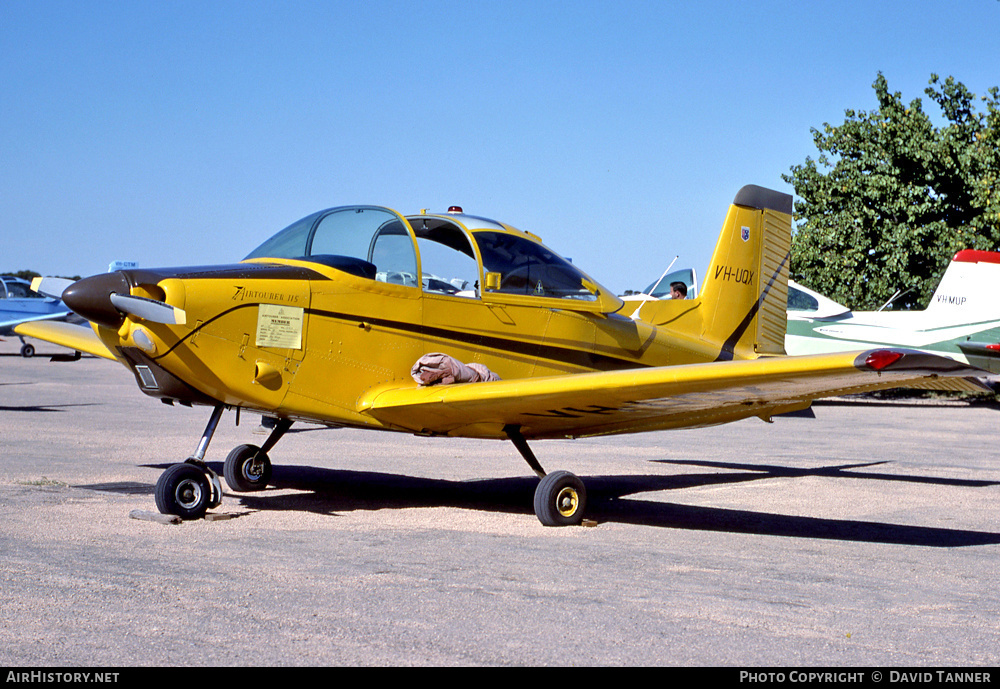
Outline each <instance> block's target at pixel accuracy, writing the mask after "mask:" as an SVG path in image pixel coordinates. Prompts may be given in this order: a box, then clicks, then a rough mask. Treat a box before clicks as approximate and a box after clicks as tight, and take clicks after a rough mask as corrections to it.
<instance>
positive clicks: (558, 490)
mask: <svg viewBox="0 0 1000 689" xmlns="http://www.w3.org/2000/svg"><path fill="white" fill-rule="evenodd" d="M586 508H587V489H586V488H585V487H584V485H583V481H581V480H580V479H579V478H578V477H577V476H575V475H573V474H571V473H570V472H568V471H554V472H552V473H551V474H547V475H546V476H545V478H543V479H542V480H541V481H539V482H538V487H537V488H535V516H536V517H538V521H540V522H541V523H542V524H544V525H545V526H574V525H576V524H579V523H580V522H582V521H583V511H584V510H585V509H586Z"/></svg>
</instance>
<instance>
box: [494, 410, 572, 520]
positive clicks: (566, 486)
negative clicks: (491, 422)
mask: <svg viewBox="0 0 1000 689" xmlns="http://www.w3.org/2000/svg"><path fill="white" fill-rule="evenodd" d="M503 430H504V433H506V434H507V437H508V438H510V441H511V442H512V443H514V447H516V448H517V451H518V452H520V453H521V456H522V457H524V461H526V462H527V463H528V466H529V467H531V470H532V471H534V472H535V474H536V475H537V476H538V477H539V478H540V479H541V481H539V482H538V487H537V488H535V500H534V507H535V516H536V517H538V521H540V522H541V523H542V524H544V525H545V526H575V525H577V524H579V523H581V522H582V521H583V512H584V510H585V509H586V507H587V489H586V488H585V487H584V485H583V481H581V480H580V479H579V477H577V476H575V475H573V474H571V473H570V472H568V471H554V472H552V473H551V474H547V473H545V469H543V468H542V465H541V464H539V463H538V459H537V458H536V457H535V453H534V452H532V451H531V448H530V447H528V441H527V440H525V439H524V436H523V435H521V428H520V427H519V426H506V427H505V428H504V429H503Z"/></svg>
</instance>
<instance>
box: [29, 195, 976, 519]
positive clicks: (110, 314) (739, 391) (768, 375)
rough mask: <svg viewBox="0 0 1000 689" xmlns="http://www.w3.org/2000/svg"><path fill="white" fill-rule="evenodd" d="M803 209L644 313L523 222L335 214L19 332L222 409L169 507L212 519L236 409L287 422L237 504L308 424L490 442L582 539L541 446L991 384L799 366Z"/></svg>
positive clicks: (376, 210)
mask: <svg viewBox="0 0 1000 689" xmlns="http://www.w3.org/2000/svg"><path fill="white" fill-rule="evenodd" d="M791 213H792V199H791V197H790V196H789V195H787V194H782V193H779V192H775V191H772V190H768V189H764V188H762V187H757V186H752V185H751V186H747V187H744V188H743V189H741V190H740V191H739V193H738V194H737V195H736V197H735V200H734V201H733V204H732V205H731V206H730V209H729V212H728V214H727V216H726V219H725V222H724V224H723V227H722V232H721V235H720V237H719V240H718V244H717V246H716V249H715V253H714V255H713V258H712V263H711V265H710V266H709V268H708V271H707V272H706V273H705V276H706V278H707V279H706V280H705V282H704V285H703V286H702V290H701V292H700V294H699V295H698V297H697V298H696V299H686V300H676V301H670V300H661V301H650V302H647V303H644V304H642V305H641V307H640V308H639V309H638V310H635V308H634V304H633V305H632V306H630V307H628V309H625V308H624V303H623V302H622V300H620V299H619V298H618V297H616V296H615V295H614V294H612V293H611V292H610V291H608V290H607V289H606V288H604V287H602V286H601V285H600V284H598V283H597V282H596V281H595V280H593V279H592V278H590V277H589V276H588V275H586V274H585V273H583V272H581V271H580V270H579V269H577V268H576V267H575V266H574V265H573V264H572V263H571V262H569V261H567V260H566V259H564V258H562V257H560V256H559V255H558V254H556V253H555V252H554V251H552V250H551V249H549V248H547V247H546V246H545V245H543V244H542V242H541V241H540V239H539V238H538V237H536V236H535V235H533V234H531V233H528V232H523V231H520V230H517V229H515V228H513V227H511V226H509V225H506V224H503V223H499V222H496V221H493V220H488V219H485V218H480V217H476V216H473V215H467V214H465V213H463V212H462V210H461V209H460V208H457V207H453V208H451V209H450V210H449V211H448V212H447V213H442V214H432V213H428V212H426V211H424V212H421V213H419V214H417V215H410V216H405V217H404V216H402V215H400V214H399V213H397V212H395V211H393V210H390V209H387V208H381V207H375V206H351V207H339V208H333V209H329V210H324V211H321V212H318V213H315V214H313V215H310V216H308V217H306V218H303V219H302V220H300V221H298V222H296V223H294V224H292V225H290V226H289V227H287V228H286V229H284V230H282V231H281V232H279V233H278V234H276V235H274V236H273V237H271V238H270V239H268V240H267V241H266V242H264V243H263V244H262V245H261V246H259V247H258V248H257V249H255V250H254V251H253V252H252V253H250V255H249V256H247V258H246V259H244V260H243V261H242V262H241V263H238V264H235V265H225V266H211V267H194V268H180V269H128V270H120V271H116V272H113V273H105V274H100V275H95V276H93V277H88V278H85V279H83V280H80V281H77V282H73V283H69V282H67V281H59V280H57V279H55V278H38V279H36V282H35V285H34V288H35V289H36V291H39V292H41V293H43V294H50V295H55V296H59V297H61V298H62V299H63V301H64V303H65V304H66V305H67V306H69V308H71V309H72V310H73V311H75V312H76V313H77V314H79V315H81V316H83V317H84V318H86V319H88V320H89V321H90V322H91V324H92V326H93V327H92V329H82V328H79V327H77V328H74V327H73V326H71V325H68V324H64V323H46V322H39V323H29V324H24V325H22V326H19V327H18V331H19V332H21V333H22V334H25V335H30V336H32V337H38V338H41V339H45V340H49V341H52V342H56V343H58V344H64V345H66V346H69V347H73V348H75V349H80V350H83V351H86V352H90V353H92V354H96V355H99V356H104V357H106V358H109V359H114V360H117V361H119V362H120V363H122V364H124V365H125V366H127V367H128V368H129V369H131V371H132V372H133V373H134V374H135V378H136V382H137V384H138V386H139V388H140V389H141V390H142V391H143V392H144V393H146V394H147V395H151V396H153V397H158V398H160V399H162V400H163V401H164V402H168V403H170V404H173V403H175V402H176V403H180V404H184V405H192V404H196V405H207V406H209V407H212V408H213V412H212V414H211V417H210V420H209V423H208V425H207V427H206V429H205V431H204V433H203V435H202V437H201V440H200V442H199V443H198V446H197V449H196V451H195V453H194V454H193V455H192V456H191V457H190V458H188V459H187V460H186V461H185V462H182V463H179V464H175V465H173V466H171V467H170V468H168V469H167V470H166V471H164V472H163V474H162V475H161V477H160V479H159V480H158V481H157V485H156V490H155V497H156V504H157V507H158V508H159V509H160V511H161V512H164V513H167V514H176V515H179V516H181V517H183V518H199V517H201V516H203V515H204V514H205V512H206V510H207V509H210V508H213V507H215V506H218V505H219V504H220V503H221V501H222V487H221V482H220V480H219V477H218V476H217V475H216V473H215V472H214V471H212V469H210V468H209V467H208V465H207V464H206V463H205V461H204V460H205V453H206V450H207V448H208V445H209V442H210V441H211V439H212V435H213V433H214V432H215V429H216V426H217V424H218V423H219V419H220V417H221V415H222V413H223V410H224V409H226V408H230V409H232V408H235V409H236V410H237V413H239V411H240V410H251V411H254V412H259V413H261V414H262V415H264V416H265V417H270V418H272V419H274V420H275V423H274V428H273V431H272V432H271V435H270V436H269V437H268V438H267V440H266V441H265V442H264V443H263V445H262V446H261V447H256V446H254V445H240V446H238V447H237V448H235V449H234V450H233V451H232V452H231V453H230V454H229V456H228V457H227V458H226V461H225V463H224V471H223V474H224V477H225V479H226V483H227V484H228V485H229V487H230V488H231V489H232V490H234V491H252V490H260V489H263V488H265V487H266V486H267V484H268V480H269V477H270V475H271V462H270V458H269V456H268V453H269V452H270V451H271V450H272V448H273V447H274V445H275V443H277V442H278V440H279V439H280V438H281V436H282V435H283V434H284V433H285V432H286V431H287V430H288V429H289V427H290V426H291V425H292V423H293V422H295V421H305V422H314V423H320V424H326V425H328V426H349V427H354V428H368V429H378V430H387V431H400V432H405V433H412V434H415V435H422V436H460V437H471V438H491V439H499V440H509V441H512V442H513V444H514V446H515V447H516V448H517V450H518V451H519V452H520V453H521V455H522V456H523V457H524V459H525V460H526V461H527V463H528V465H529V466H530V467H531V469H532V470H533V471H534V472H535V473H536V474H537V475H538V476H539V477H540V479H541V480H540V481H539V484H538V488H537V490H536V493H535V498H534V509H535V513H536V515H537V516H538V518H539V520H540V521H541V522H542V523H543V524H546V525H568V524H578V523H580V522H581V520H582V519H583V515H584V511H585V507H586V490H585V487H584V485H583V483H582V482H581V480H580V479H579V478H578V477H576V476H574V475H573V474H571V473H569V472H566V471H556V472H552V473H547V472H546V471H545V470H544V469H542V467H541V465H540V463H539V462H538V460H537V459H536V457H535V455H534V454H533V453H532V450H531V449H530V448H529V446H528V441H529V440H533V439H539V438H576V437H584V436H597V435H607V434H616V433H633V432H640V431H652V430H660V429H670V428H690V427H696V426H707V425H713V424H721V423H726V422H730V421H736V420H738V419H743V418H746V417H750V416H758V417H761V418H762V419H764V420H770V417H771V416H772V415H774V414H780V413H785V412H790V411H797V410H801V409H804V408H806V407H808V406H809V404H810V403H811V401H812V400H814V399H817V398H820V397H826V396H830V395H834V394H844V393H851V392H859V391H865V390H874V389H882V388H887V387H897V386H903V385H910V384H913V383H915V382H920V381H928V380H933V379H936V378H938V377H941V376H948V377H953V378H956V379H957V378H959V377H967V376H975V375H976V374H978V373H979V371H978V369H974V368H971V367H969V366H967V365H965V364H962V363H960V362H955V361H952V360H949V359H944V358H940V357H935V356H933V355H928V354H922V353H919V352H913V351H909V350H899V349H882V350H869V351H866V352H853V353H836V354H821V355H815V356H804V357H785V356H783V355H784V350H783V343H784V338H785V309H786V302H787V265H788V255H789V246H790V233H791ZM428 355H430V356H428ZM463 380H464V381H478V382H461V381H463ZM435 381H437V382H436V384H428V383H434V382H435ZM452 381H457V382H455V383H454V384H448V383H449V382H452Z"/></svg>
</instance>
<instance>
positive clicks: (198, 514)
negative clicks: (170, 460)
mask: <svg viewBox="0 0 1000 689" xmlns="http://www.w3.org/2000/svg"><path fill="white" fill-rule="evenodd" d="M154 496H155V498H156V508H157V509H158V510H160V512H161V513H162V514H176V515H177V516H178V517H180V518H181V519H201V518H202V517H204V516H205V510H207V509H208V506H209V502H211V499H212V486H211V485H210V484H209V481H208V476H206V475H205V472H204V471H202V470H201V469H199V468H198V467H196V466H194V465H193V464H187V463H183V464H174V465H173V466H171V467H167V470H166V471H164V472H163V473H162V474H160V478H159V480H158V481H157V482H156V490H155V491H154Z"/></svg>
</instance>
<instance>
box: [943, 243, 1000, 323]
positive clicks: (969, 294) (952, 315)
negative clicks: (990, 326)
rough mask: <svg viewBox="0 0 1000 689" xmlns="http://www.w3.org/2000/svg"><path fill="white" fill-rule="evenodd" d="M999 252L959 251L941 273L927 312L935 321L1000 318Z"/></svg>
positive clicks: (955, 321)
mask: <svg viewBox="0 0 1000 689" xmlns="http://www.w3.org/2000/svg"><path fill="white" fill-rule="evenodd" d="M997 287H1000V253H997V252H995V251H976V250H974V249H966V250H964V251H959V252H958V253H957V254H955V257H954V258H952V259H951V263H949V264H948V268H947V270H945V271H944V275H943V276H942V277H941V282H939V283H938V286H937V289H936V290H935V291H934V296H933V297H931V301H930V303H929V304H927V309H926V311H925V312H924V313H925V314H926V315H928V316H933V317H934V318H935V322H936V323H940V324H951V323H955V324H958V323H979V322H982V321H987V320H994V319H997V318H1000V301H997V298H996V294H997Z"/></svg>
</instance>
